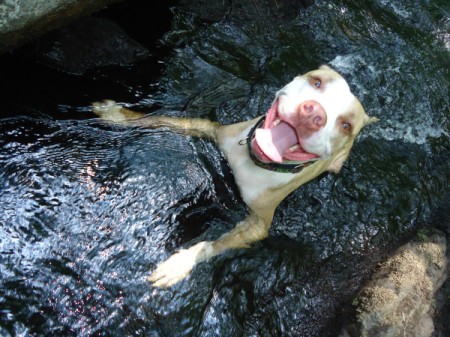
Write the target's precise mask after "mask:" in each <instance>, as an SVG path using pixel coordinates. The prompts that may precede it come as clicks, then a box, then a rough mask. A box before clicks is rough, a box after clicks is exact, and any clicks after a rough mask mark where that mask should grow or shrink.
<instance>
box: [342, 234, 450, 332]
mask: <svg viewBox="0 0 450 337" xmlns="http://www.w3.org/2000/svg"><path fill="white" fill-rule="evenodd" d="M446 278H447V258H446V238H445V235H443V234H434V235H433V236H432V237H430V238H428V239H427V240H426V241H423V242H415V241H413V242H410V243H408V244H406V245H404V246H402V247H400V248H399V249H398V250H397V251H396V252H395V254H394V255H393V256H392V257H390V258H389V259H388V260H386V261H385V262H384V263H382V264H381V265H380V267H379V269H378V270H377V272H376V273H375V275H374V276H373V278H372V280H371V281H370V282H369V284H368V285H367V286H365V287H364V288H363V290H362V291H361V293H360V295H359V296H358V297H357V298H356V299H355V300H354V303H355V304H356V306H357V320H358V324H357V325H356V326H351V327H350V328H349V327H347V328H346V329H345V331H344V332H343V333H342V334H341V336H360V337H377V336H383V337H395V336H404V337H430V336H432V334H433V332H434V325H433V320H432V317H433V313H434V307H433V301H434V295H435V293H436V291H437V290H438V289H439V288H440V287H441V286H442V284H443V283H444V281H445V280H446ZM350 332H352V333H350Z"/></svg>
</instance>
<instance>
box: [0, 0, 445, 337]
mask: <svg viewBox="0 0 450 337" xmlns="http://www.w3.org/2000/svg"><path fill="white" fill-rule="evenodd" d="M249 3H250V4H248V5H246V6H247V7H246V8H245V9H246V11H244V12H243V13H247V14H246V15H249V16H251V17H253V18H255V17H258V19H255V20H254V21H250V20H247V18H246V17H243V15H239V14H236V13H235V12H233V10H231V12H230V16H229V17H228V18H227V19H225V20H221V21H214V20H213V21H211V20H207V17H205V14H204V13H203V14H202V15H203V16H201V17H199V15H197V14H190V13H189V12H184V11H176V14H175V15H174V18H173V22H172V28H171V29H170V31H168V33H167V34H166V35H165V36H164V38H163V44H164V45H165V48H166V49H168V50H169V54H170V57H168V58H167V57H166V56H165V55H166V54H165V53H164V54H163V55H160V56H158V55H156V56H154V57H153V58H151V59H150V60H149V61H148V62H143V63H139V64H136V65H135V66H133V67H129V68H121V69H100V70H94V71H92V72H90V73H87V74H86V75H84V76H70V75H65V74H61V73H58V72H55V71H52V70H50V69H47V68H45V67H42V66H36V65H33V64H32V63H31V62H30V61H23V60H22V61H20V62H18V63H17V62H13V61H12V60H11V58H8V62H10V63H11V66H3V68H2V74H3V75H2V79H3V80H4V83H8V85H6V84H4V86H5V88H4V90H3V96H2V101H3V102H4V106H5V109H4V111H3V112H2V116H3V118H2V119H1V120H0V130H1V133H0V134H1V136H0V162H1V165H0V190H1V194H0V207H1V209H2V212H1V215H0V270H1V279H0V335H5V336H51V335H57V334H59V335H63V336H131V335H133V336H135V335H138V336H205V337H206V336H321V337H322V336H336V335H337V330H338V329H339V327H340V323H341V319H342V316H341V310H342V308H343V304H345V303H348V302H351V298H352V296H353V294H354V292H355V291H356V290H357V289H358V288H359V287H360V285H361V284H362V282H363V281H364V280H365V279H366V278H367V277H368V275H370V272H371V270H372V269H373V267H374V266H375V265H376V263H377V262H378V261H379V259H380V258H381V256H383V254H384V253H385V252H387V251H389V250H390V249H392V248H393V247H395V246H397V245H398V244H400V243H401V242H402V241H403V240H404V239H405V238H407V237H408V236H410V235H412V234H413V233H414V232H415V231H416V230H418V229H420V228H422V227H424V226H425V227H426V226H427V224H428V223H429V221H428V220H429V219H430V217H432V216H433V214H434V212H435V209H436V208H437V207H438V206H439V205H440V207H441V208H442V204H441V203H442V200H444V199H445V198H444V196H445V195H446V194H448V190H447V186H448V172H449V162H448V157H449V145H448V144H449V123H448V114H449V101H448V84H449V80H450V78H449V74H448V69H449V57H448V56H449V55H448V54H449V40H450V37H449V33H448V32H449V25H450V21H449V19H448V18H449V15H448V14H449V8H448V5H447V3H446V2H444V1H433V2H423V1H412V0H411V1H404V2H402V3H401V4H400V3H391V2H388V1H384V0H379V1H370V2H365V3H364V4H363V3H360V2H356V1H339V2H327V1H316V2H315V3H313V4H312V3H309V2H305V5H304V6H301V7H295V6H294V8H295V11H293V10H290V9H289V8H285V11H286V12H283V9H276V8H275V7H274V4H275V2H274V3H273V4H272V3H271V5H270V6H272V7H270V6H269V7H270V8H269V10H268V11H267V13H268V14H267V13H266V12H265V11H263V8H262V7H255V5H254V3H253V2H249ZM128 9H130V8H128ZM252 11H255V13H259V15H258V16H256V15H255V16H252V13H253V12H252ZM270 11H273V12H275V13H276V14H277V15H272V14H273V13H271V12H270ZM233 13H234V14H233ZM280 13H282V14H284V15H281V14H280ZM155 20H156V19H155ZM202 20H203V21H202ZM146 22H147V21H146ZM155 23H156V22H155ZM167 29H168V28H167ZM143 35H145V34H143ZM14 61H15V60H14ZM161 62H162V63H161ZM322 63H329V64H331V65H332V66H333V67H334V68H336V70H338V71H339V72H341V73H342V74H343V75H344V77H346V79H347V80H348V82H349V84H350V86H351V87H352V90H353V91H354V92H355V94H356V95H357V96H358V97H359V98H360V100H361V101H362V103H363V105H364V107H365V108H366V110H367V112H368V114H369V115H371V116H376V117H378V118H380V120H381V121H380V122H379V123H377V124H375V125H371V126H368V127H367V128H366V129H365V130H363V132H362V134H361V135H360V137H359V138H358V140H357V142H356V144H355V146H354V148H353V150H352V153H351V156H350V158H349V160H348V162H347V163H346V165H345V167H344V169H343V170H342V171H341V173H340V174H339V175H331V174H330V175H323V176H321V177H319V178H318V179H316V180H315V181H313V182H310V183H309V184H307V185H306V186H303V187H302V188H301V189H299V190H297V191H296V192H294V193H293V195H291V196H290V197H289V198H287V199H286V200H285V201H284V202H283V203H282V205H280V207H279V208H278V210H277V213H276V216H275V219H274V223H273V226H272V228H271V231H270V237H269V239H267V240H265V241H264V242H261V243H257V244H255V246H254V248H251V249H248V250H241V251H235V252H229V253H226V254H224V255H222V256H219V257H216V258H214V259H212V261H210V262H208V263H203V264H201V265H199V266H198V267H197V268H196V269H195V270H194V271H193V273H192V275H191V277H190V278H189V279H188V280H187V281H185V282H182V283H181V284H179V285H176V286H175V287H173V288H171V289H169V290H164V291H161V290H157V289H153V288H152V287H151V286H150V285H149V284H148V283H147V282H146V280H145V278H146V276H147V275H148V274H149V271H151V270H152V269H153V268H154V267H155V265H156V264H157V263H158V262H160V261H162V260H163V259H164V258H166V257H168V256H169V255H170V254H171V253H173V252H174V251H176V249H178V248H179V247H181V246H184V245H186V246H190V245H192V244H193V243H195V242H197V241H198V240H205V239H211V238H217V237H218V236H220V235H221V234H222V233H225V232H226V231H228V230H230V229H231V228H232V227H233V226H234V224H235V223H236V222H238V221H239V220H241V219H243V218H244V217H245V214H246V209H245V206H244V205H243V204H242V202H241V200H240V197H239V195H238V193H237V189H236V186H235V185H234V182H233V179H232V176H231V172H230V170H229V168H228V167H227V165H226V163H225V161H224V158H223V157H222V155H221V154H220V152H219V151H218V150H217V148H216V147H215V146H214V144H212V143H210V142H207V141H202V140H194V139H191V138H190V137H185V136H181V135H174V134H172V133H170V132H167V131H165V130H139V129H127V128H122V127H118V126H112V125H108V124H106V123H104V122H101V121H97V120H95V119H92V118H93V117H94V116H93V115H92V114H91V113H90V111H89V108H88V106H89V103H90V102H91V101H95V100H99V99H103V98H113V99H116V100H118V101H123V102H125V103H126V104H127V105H129V106H131V107H133V108H136V109H141V110H144V111H155V110H157V109H159V108H161V107H163V110H162V111H159V112H161V113H166V114H171V115H176V116H184V115H187V116H194V117H208V118H211V119H214V120H218V121H220V122H223V123H231V122H237V121H241V120H243V119H249V118H252V117H255V116H257V115H260V114H263V113H265V111H266V110H267V108H268V107H269V105H270V102H271V100H272V99H273V95H274V93H275V91H276V90H277V89H279V88H280V87H281V86H283V85H284V84H285V83H287V82H288V81H290V80H291V78H292V77H293V76H295V75H296V74H298V73H304V72H306V71H308V70H310V69H312V68H316V67H317V66H318V65H320V64H322ZM149 68H151V69H161V70H160V71H158V70H157V71H154V70H153V71H152V72H151V74H150V75H146V74H147V69H149ZM25 74H26V75H25ZM44 76H45V77H46V78H49V79H50V81H49V82H50V84H45V83H42V81H41V78H42V77H44ZM6 79H8V82H5V80H6ZM61 83H64V85H61ZM19 93H21V95H20V99H19V95H18V94H19ZM447 200H448V198H447ZM444 209H445V207H444ZM442 219H443V221H442V222H439V223H437V224H434V225H435V226H438V227H441V228H444V229H447V230H448V226H449V223H448V221H447V220H448V219H446V218H445V217H443V218H442ZM446 221H447V222H446ZM445 319H448V318H445V317H444V318H443V320H444V321H445ZM443 329H444V330H445V328H443ZM444 330H443V331H444ZM445 331H448V328H447V330H445ZM445 331H444V332H445ZM444 332H442V333H444Z"/></svg>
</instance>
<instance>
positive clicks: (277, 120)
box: [272, 119, 281, 127]
mask: <svg viewBox="0 0 450 337" xmlns="http://www.w3.org/2000/svg"><path fill="white" fill-rule="evenodd" d="M280 122H281V120H280V119H276V120H275V121H274V122H273V124H272V125H273V127H275V126H277V125H278V124H280Z"/></svg>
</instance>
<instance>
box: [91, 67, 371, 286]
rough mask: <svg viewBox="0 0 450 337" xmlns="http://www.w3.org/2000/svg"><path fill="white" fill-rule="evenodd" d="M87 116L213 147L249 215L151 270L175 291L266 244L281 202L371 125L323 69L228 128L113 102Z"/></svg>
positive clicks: (336, 161)
mask: <svg viewBox="0 0 450 337" xmlns="http://www.w3.org/2000/svg"><path fill="white" fill-rule="evenodd" d="M93 111H94V112H95V113H96V114H97V115H98V116H99V117H101V118H103V119H105V120H109V121H112V122H116V123H120V124H123V125H129V126H135V127H146V128H159V127H165V128H170V129H171V130H173V131H175V132H181V133H184V134H188V135H191V136H194V137H205V138H209V139H211V140H213V141H215V142H217V144H218V146H219V148H220V150H221V151H222V152H223V154H224V155H225V157H226V159H227V160H228V163H229V166H230V167H231V169H232V171H233V174H234V178H235V180H236V183H237V186H238V188H239V191H240V193H241V195H242V198H243V200H244V201H245V203H246V204H247V205H248V207H249V209H250V212H249V214H248V216H247V217H246V218H245V220H243V221H241V222H239V223H238V224H237V225H236V227H235V228H234V229H233V230H232V231H230V232H228V233H226V234H224V235H222V236H221V237H220V238H218V239H217V240H215V241H202V242H200V243H197V244H196V245H194V246H192V247H190V248H188V249H181V250H179V251H178V252H177V253H175V254H173V255H172V256H171V257H169V258H168V259H167V260H166V261H164V262H162V263H161V264H159V265H158V266H157V268H156V270H154V271H153V273H152V274H151V275H150V277H149V281H150V282H152V283H153V285H154V286H156V287H161V288H166V287H170V286H172V285H174V284H176V283H177V282H179V281H180V280H182V279H184V278H185V277H187V276H188V275H189V273H190V272H191V270H192V268H193V267H194V266H195V265H196V264H198V263H200V262H202V261H205V260H207V259H209V258H211V257H213V256H215V255H218V254H220V253H222V252H224V251H225V250H228V249H238V248H247V247H249V245H250V244H251V243H253V242H255V241H258V240H261V239H264V238H266V237H267V236H268V232H269V227H270V225H271V223H272V218H273V215H274V212H275V209H276V207H277V206H278V205H279V204H280V203H281V201H282V200H283V199H284V198H286V197H287V196H288V195H289V194H290V193H291V192H293V191H294V190H295V189H297V188H298V187H299V186H301V185H303V184H305V183H307V182H308V181H310V180H312V179H314V178H315V177H317V176H318V175H320V174H321V173H323V172H325V171H330V172H334V173H338V172H339V171H340V170H341V168H342V165H343V164H344V162H345V160H346V159H347V157H348V155H349V153H350V150H351V148H352V145H353V142H354V140H355V137H356V136H357V135H358V133H359V132H360V130H361V129H362V127H363V126H365V125H367V124H370V123H373V122H376V121H377V119H376V118H371V117H369V116H368V115H367V114H366V113H365V111H364V108H363V107H362V105H361V103H360V102H359V101H358V99H357V98H356V97H355V96H354V95H353V94H352V93H351V91H350V88H349V86H348V84H347V82H346V81H345V80H344V78H343V77H342V76H341V75H339V74H338V73H337V72H336V71H334V70H333V69H331V68H330V67H328V66H325V65H324V66H321V67H320V68H319V69H317V70H313V71H311V72H308V73H306V74H304V75H301V76H297V77H295V78H294V80H293V81H292V82H290V83H289V84H287V85H286V86H285V87H283V88H282V89H281V90H279V91H278V92H277V93H276V96H275V100H274V102H273V104H272V106H271V107H270V109H269V110H268V112H267V113H266V115H265V116H263V117H258V118H255V119H253V120H249V121H245V122H241V123H237V124H232V125H220V124H219V123H216V122H212V121H209V120H205V119H187V118H172V117H166V116H145V115H144V114H142V113H138V112H134V111H131V110H129V109H126V108H123V107H121V106H120V105H118V104H116V103H115V102H114V101H104V102H101V103H94V105H93Z"/></svg>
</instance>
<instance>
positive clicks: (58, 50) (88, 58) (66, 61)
mask: <svg viewBox="0 0 450 337" xmlns="http://www.w3.org/2000/svg"><path fill="white" fill-rule="evenodd" d="M38 53H39V60H40V61H41V62H43V63H45V64H47V65H49V66H51V67H53V68H56V69H58V70H60V71H64V72H67V73H72V74H83V73H84V72H85V71H86V70H88V69H91V68H94V67H101V66H110V65H120V66H127V65H132V64H134V63H135V62H137V61H139V60H142V59H145V58H147V57H148V56H149V55H150V52H149V51H148V50H147V49H146V48H145V47H143V46H142V45H141V44H139V43H138V42H136V41H134V40H132V39H131V38H130V37H128V35H127V34H126V33H125V32H124V31H123V30H122V29H121V28H120V27H119V26H118V25H117V24H116V23H115V22H113V21H110V20H108V19H105V18H96V17H88V18H83V19H80V20H78V21H75V22H74V23H72V24H70V25H68V26H65V27H63V28H61V29H59V30H57V31H55V32H52V33H50V34H47V35H46V36H45V37H44V38H42V39H41V40H40V41H39V46H38Z"/></svg>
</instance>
